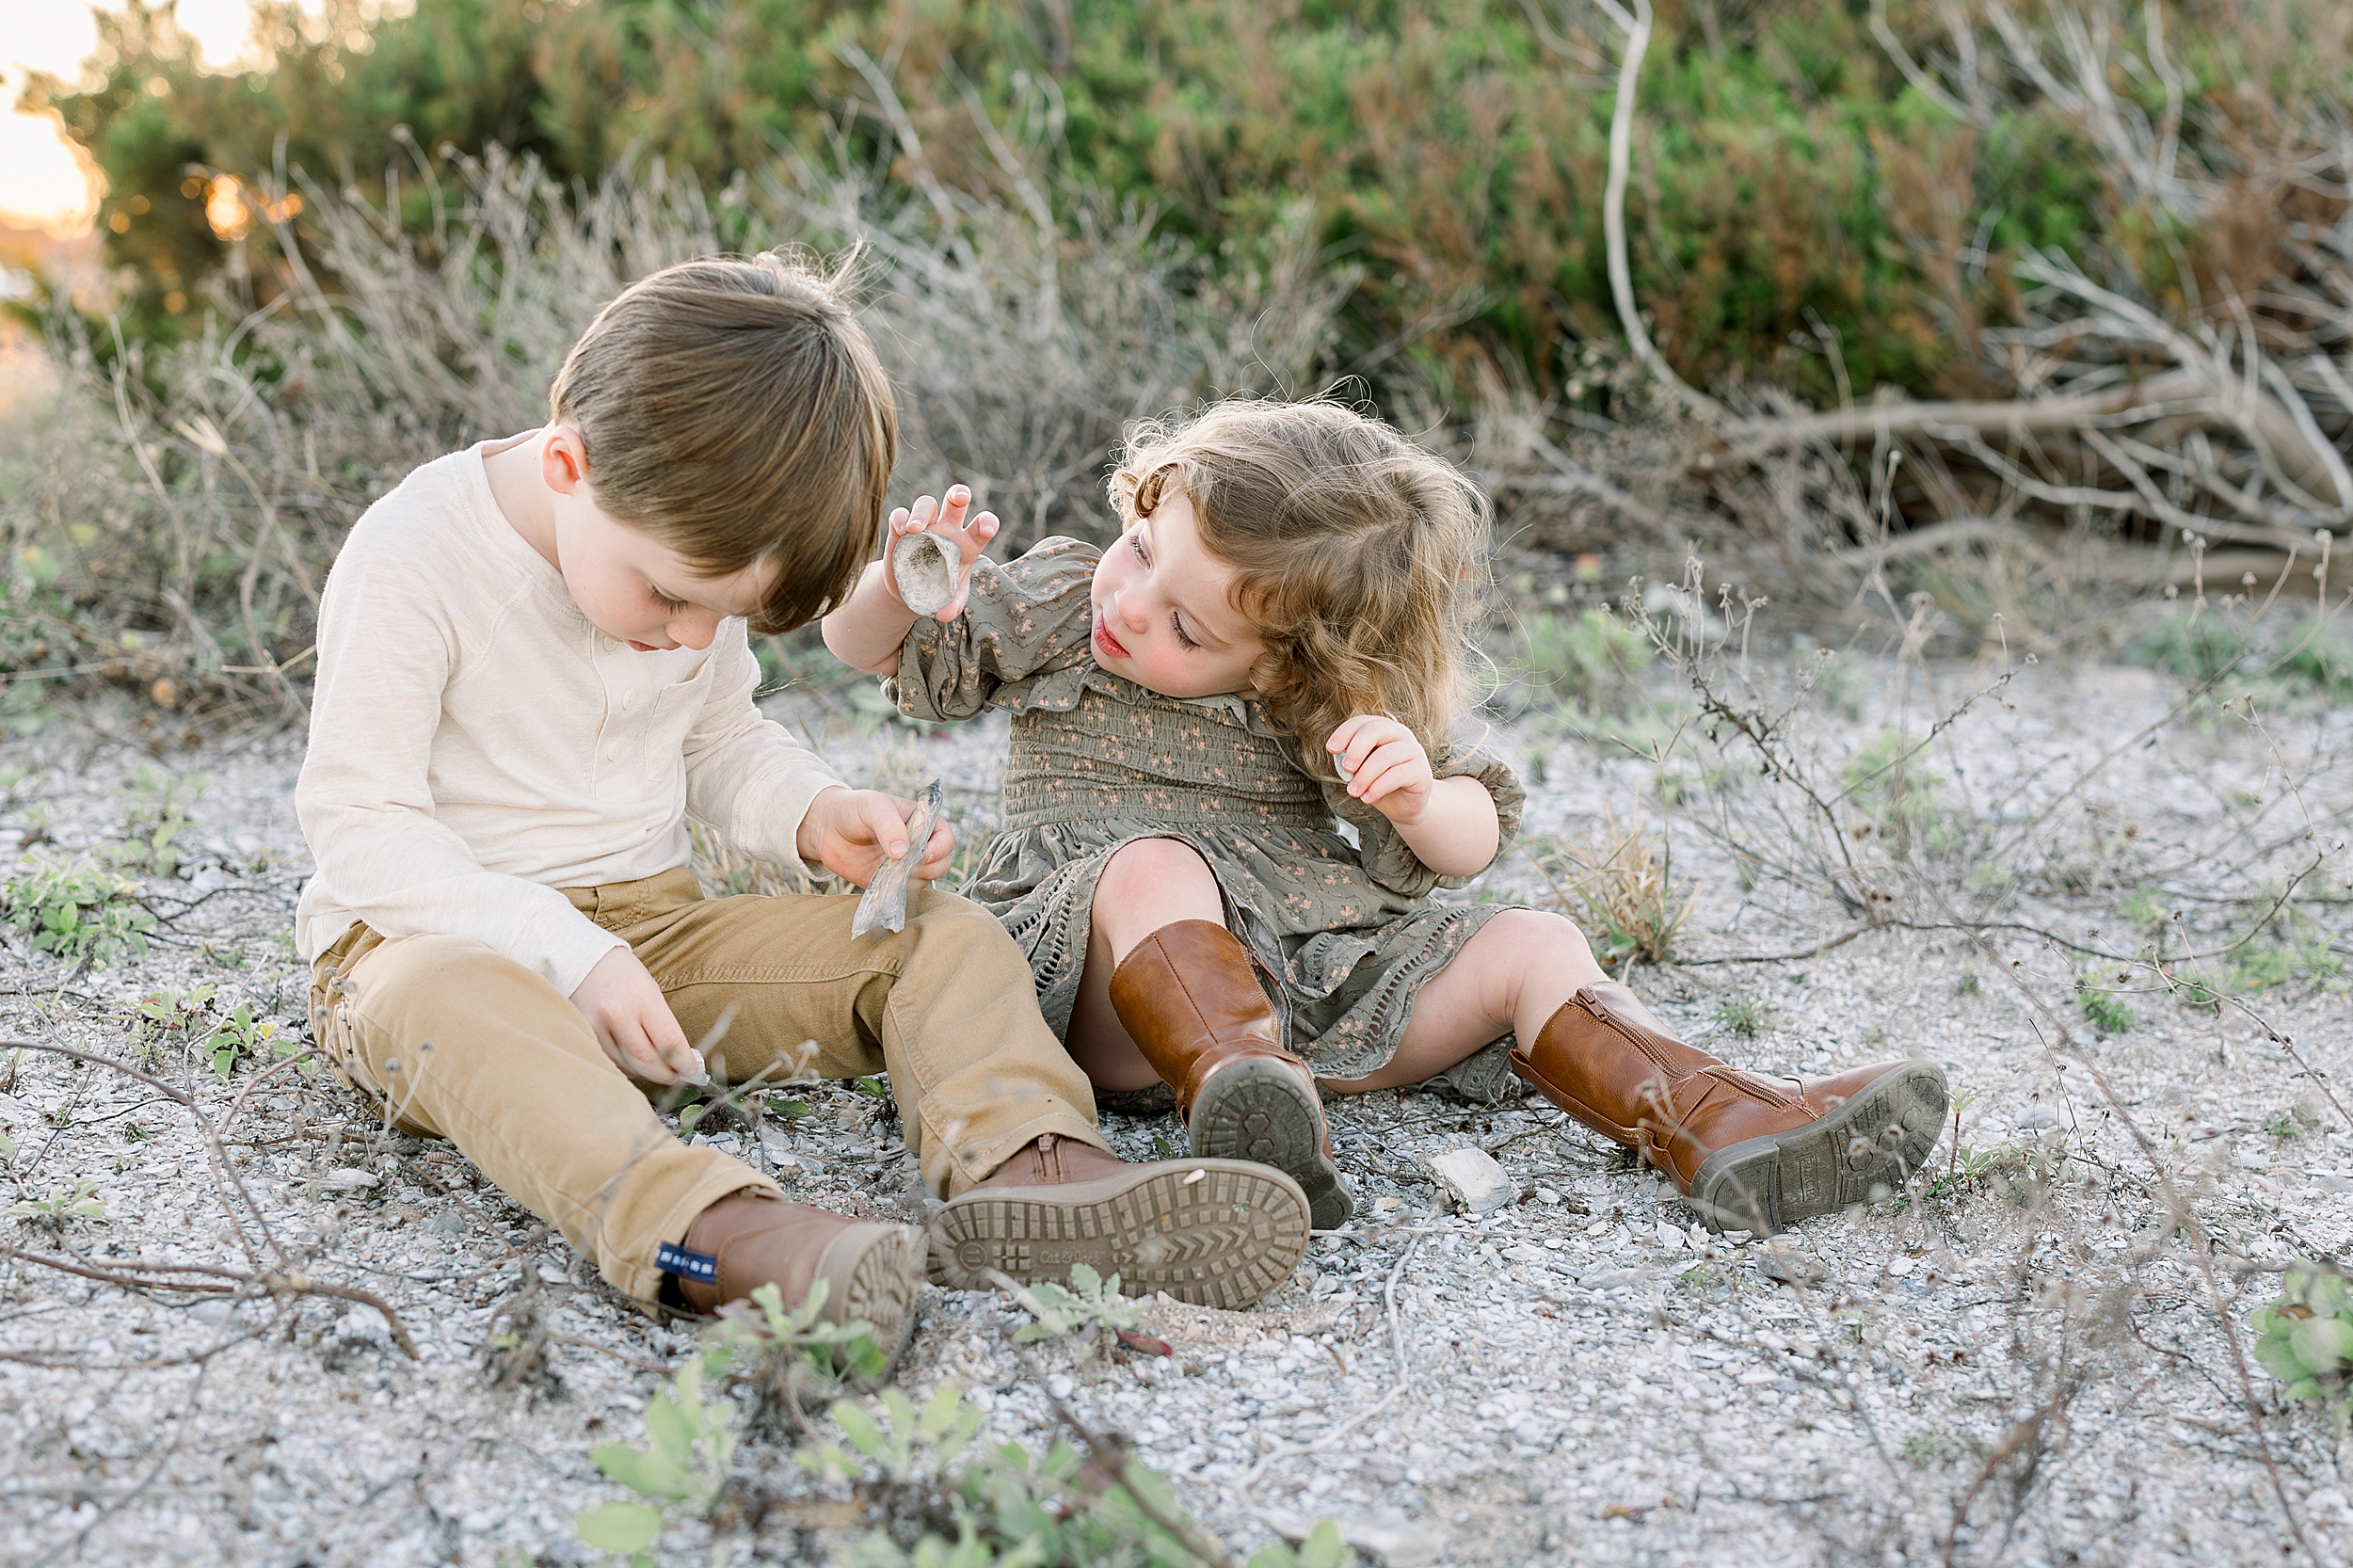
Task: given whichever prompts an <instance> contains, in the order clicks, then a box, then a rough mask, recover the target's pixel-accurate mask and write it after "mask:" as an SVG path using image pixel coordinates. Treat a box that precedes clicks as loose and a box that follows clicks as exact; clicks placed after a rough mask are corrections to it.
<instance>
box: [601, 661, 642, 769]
mask: <svg viewBox="0 0 2353 1568" xmlns="http://www.w3.org/2000/svg"><path fill="white" fill-rule="evenodd" d="M596 646H597V656H596V657H595V658H594V659H593V660H592V661H591V663H592V664H595V666H596V671H597V680H598V683H599V684H600V685H601V686H602V687H603V688H604V721H603V722H602V723H601V724H600V725H599V726H598V727H597V738H598V740H599V742H600V744H599V745H598V747H597V750H596V753H595V755H596V757H597V759H598V760H599V761H600V763H602V764H606V765H611V764H616V763H618V762H619V761H620V760H621V750H622V747H623V746H624V745H626V744H628V736H627V734H626V733H625V732H624V730H623V726H622V723H621V719H620V715H621V714H623V713H627V712H630V711H631V710H632V709H634V708H635V707H636V706H637V693H638V684H637V683H638V680H639V679H640V675H639V672H638V670H637V669H636V668H635V662H634V661H633V660H631V659H629V658H628V656H627V655H625V654H623V653H622V651H621V645H620V644H619V643H618V642H616V641H615V640H614V639H613V638H611V637H608V636H605V635H604V634H603V633H602V632H599V633H598V634H597V642H596ZM624 682H626V684H624ZM599 772H600V775H601V774H602V773H603V769H602V768H601V767H600V769H599ZM598 782H599V783H600V785H601V784H602V783H604V782H605V779H604V778H603V777H601V776H600V778H599V780H598Z"/></svg>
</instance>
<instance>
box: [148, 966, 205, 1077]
mask: <svg viewBox="0 0 2353 1568" xmlns="http://www.w3.org/2000/svg"><path fill="white" fill-rule="evenodd" d="M216 991H217V987H216V986H214V985H212V984H198V985H191V986H190V987H188V988H187V989H186V990H184V991H183V990H180V989H179V988H177V987H176V986H165V987H163V988H162V989H160V990H154V991H150V992H148V993H147V995H145V996H143V997H141V998H140V999H139V1000H137V1001H136V1002H134V1003H133V1004H132V1006H131V1016H130V1019H129V1022H130V1025H131V1048H132V1055H133V1057H134V1059H135V1060H136V1059H147V1060H151V1061H152V1059H154V1058H155V1057H156V1056H157V1055H158V1054H159V1053H160V1051H161V1049H162V1048H164V1047H166V1046H175V1045H183V1044H185V1043H186V1042H188V1041H191V1040H196V1039H200V1038H202V1035H201V1034H200V1033H199V1032H198V1026H199V1025H200V1024H201V1025H204V1026H205V1027H206V1029H207V1030H209V1029H210V1028H211V1027H212V1025H211V1015H212V1012H213V998H214V996H215V995H216Z"/></svg>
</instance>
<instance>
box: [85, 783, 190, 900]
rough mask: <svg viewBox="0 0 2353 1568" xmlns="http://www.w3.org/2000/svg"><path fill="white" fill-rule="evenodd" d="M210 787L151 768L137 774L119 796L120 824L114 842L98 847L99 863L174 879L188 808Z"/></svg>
mask: <svg viewBox="0 0 2353 1568" xmlns="http://www.w3.org/2000/svg"><path fill="white" fill-rule="evenodd" d="M211 785H212V780H211V779H210V778H208V777H207V776H204V775H203V774H200V773H192V774H189V775H187V776H185V777H183V778H174V777H172V776H170V775H168V774H165V773H159V772H157V771H156V770H155V769H153V768H141V769H140V770H139V771H138V772H137V773H136V774H134V775H132V776H131V780H130V782H129V783H127V784H125V785H123V787H122V788H121V790H120V792H119V793H120V796H121V800H122V823H121V825H120V828H119V830H118V836H117V838H116V839H115V840H114V841H113V842H110V843H106V844H104V845H101V846H100V848H99V851H98V854H99V857H100V858H101V859H103V860H104V861H105V862H106V863H107V864H108V865H110V866H112V867H114V868H115V869H116V870H118V871H122V872H131V873H133V874H137V875H151V876H176V875H178V874H179V871H180V859H181V856H180V845H179V840H180V836H181V835H182V834H184V833H185V832H186V831H187V830H188V828H189V826H190V825H191V824H192V822H193V820H194V819H192V818H191V817H190V816H189V815H188V807H189V805H190V803H192V802H193V801H194V800H195V799H196V798H197V797H198V796H199V795H201V794H202V793H203V792H205V791H206V790H207V789H208V788H210V787H211Z"/></svg>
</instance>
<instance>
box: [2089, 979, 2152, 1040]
mask: <svg viewBox="0 0 2353 1568" xmlns="http://www.w3.org/2000/svg"><path fill="white" fill-rule="evenodd" d="M2075 1004H2076V1005H2077V1006H2078V1007H2080V1008H2081V1009H2082V1010H2083V1015H2084V1021H2085V1022H2086V1023H2089V1025H2090V1026H2091V1027H2092V1028H2093V1029H2095V1030H2098V1031H2099V1032H2101V1033H2103V1034H2121V1033H2123V1032H2125V1031H2126V1030H2129V1029H2131V1028H2132V1027H2133V1025H2134V1024H2136V1023H2137V1022H2139V1021H2140V1020H2139V1016H2138V1015H2137V1014H2135V1013H2134V1012H2133V1009H2132V1004H2131V1003H2129V1002H2127V1001H2126V1000H2124V999H2123V998H2122V997H2121V996H2119V995H2117V994H2116V993H2115V992H2114V991H2110V990H2106V989H2104V988H2103V987H2101V986H2098V985H2094V984H2090V983H2089V981H2084V980H2078V981H2077V982H2076V983H2075Z"/></svg>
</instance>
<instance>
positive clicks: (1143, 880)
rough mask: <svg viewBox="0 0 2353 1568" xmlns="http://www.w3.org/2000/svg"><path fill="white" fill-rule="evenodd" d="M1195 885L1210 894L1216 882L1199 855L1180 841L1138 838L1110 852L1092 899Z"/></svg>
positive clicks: (1191, 847)
mask: <svg viewBox="0 0 2353 1568" xmlns="http://www.w3.org/2000/svg"><path fill="white" fill-rule="evenodd" d="M1188 883H1197V884H1199V885H1201V886H1202V887H1205V888H1208V889H1209V891H1210V892H1211V893H1212V895H1214V893H1215V891H1216V888H1217V879H1216V877H1214V876H1213V875H1211V874H1210V872H1209V862H1208V861H1207V860H1204V859H1202V858H1201V852H1200V851H1199V850H1197V849H1195V848H1193V846H1192V845H1191V844H1189V843H1187V842H1185V841H1184V840H1182V839H1138V840H1134V841H1133V842H1132V843H1127V844H1122V845H1121V846H1120V847H1119V848H1118V849H1115V850H1113V851H1112V857H1111V859H1110V860H1108V861H1106V862H1105V863H1104V866H1103V876H1102V880H1101V881H1100V882H1098V883H1097V884H1096V888H1097V891H1096V897H1098V898H1100V897H1101V896H1102V894H1103V893H1104V892H1106V891H1108V892H1110V893H1111V894H1112V896H1113V897H1120V896H1123V895H1126V894H1129V893H1133V892H1136V891H1140V890H1142V889H1145V888H1152V889H1171V888H1182V887H1184V886H1185V885H1186V884H1188Z"/></svg>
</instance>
